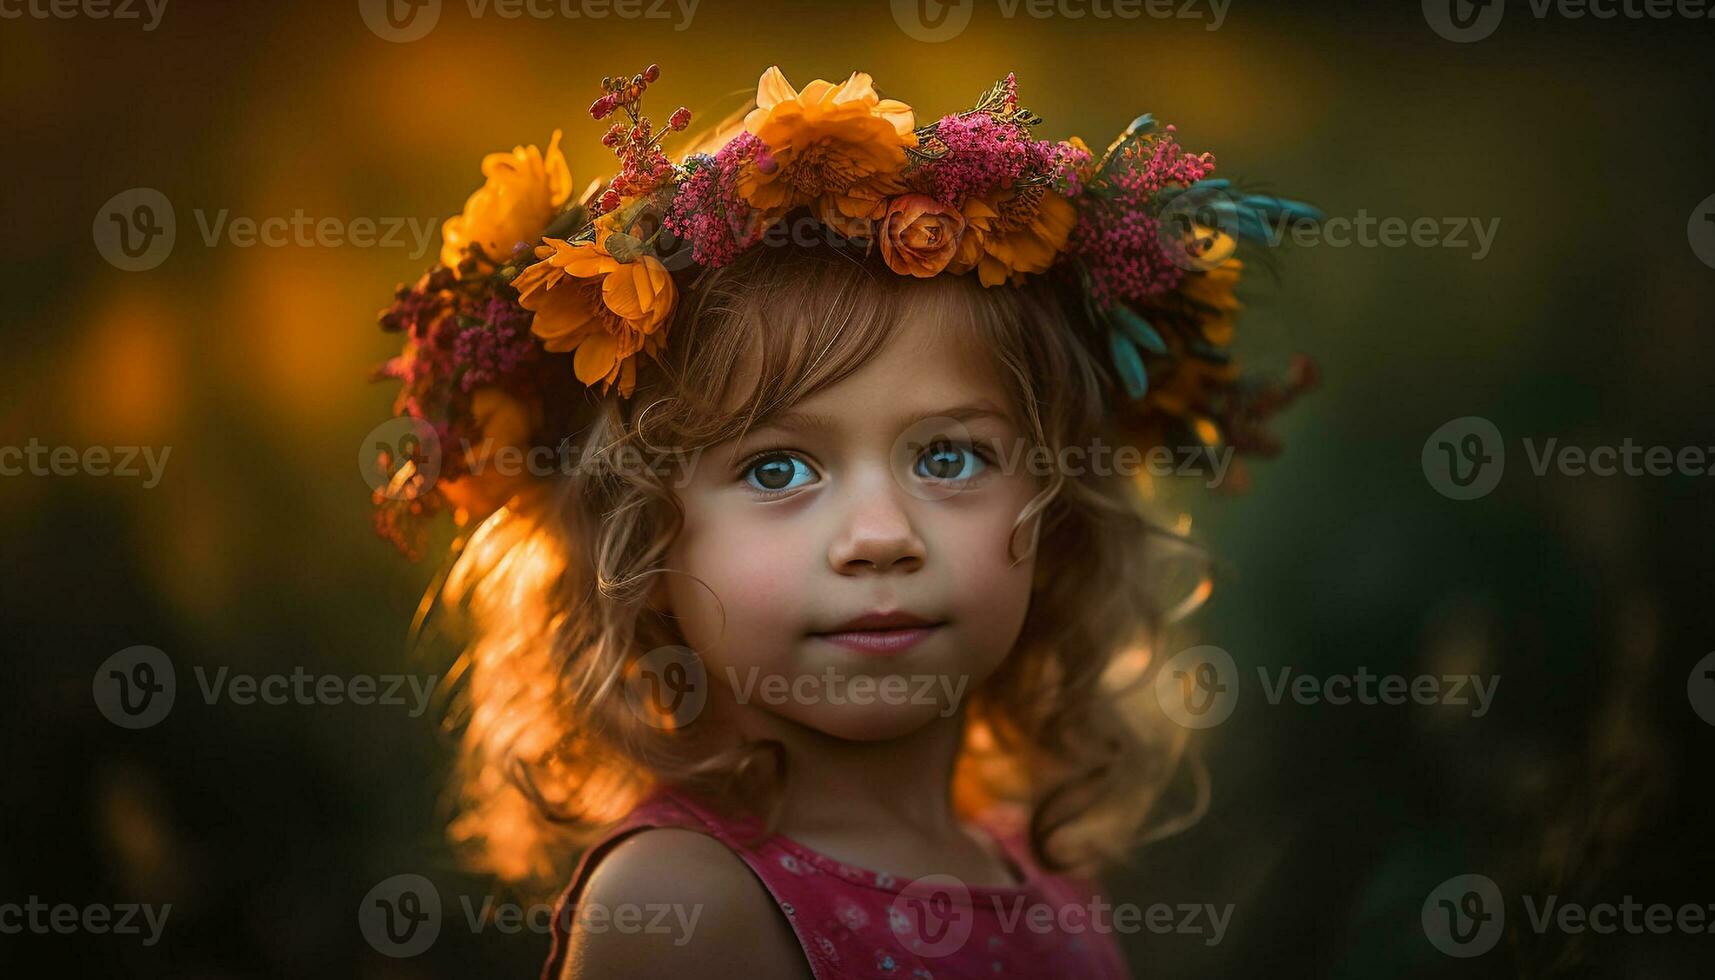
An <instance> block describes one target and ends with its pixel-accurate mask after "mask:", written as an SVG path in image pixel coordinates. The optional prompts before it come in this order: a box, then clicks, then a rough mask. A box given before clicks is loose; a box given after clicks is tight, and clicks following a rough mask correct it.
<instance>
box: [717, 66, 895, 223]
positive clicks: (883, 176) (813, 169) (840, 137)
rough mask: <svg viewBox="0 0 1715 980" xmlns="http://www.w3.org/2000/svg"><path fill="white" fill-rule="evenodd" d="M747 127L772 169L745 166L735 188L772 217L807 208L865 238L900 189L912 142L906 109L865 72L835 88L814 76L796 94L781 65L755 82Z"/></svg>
mask: <svg viewBox="0 0 1715 980" xmlns="http://www.w3.org/2000/svg"><path fill="white" fill-rule="evenodd" d="M744 128H745V129H746V130H747V131H748V132H750V133H752V134H754V135H755V136H756V137H757V138H758V139H760V140H761V141H762V142H763V144H764V145H766V146H767V147H768V153H769V156H770V157H771V158H772V164H773V165H772V167H771V168H770V169H768V170H767V171H764V170H763V169H762V168H761V167H759V166H755V165H753V166H750V167H747V168H746V169H745V171H744V172H743V173H742V174H740V175H739V180H738V190H739V194H740V195H742V196H743V197H744V199H745V201H747V202H748V203H749V204H750V205H751V206H752V207H754V208H757V209H758V210H760V211H762V212H763V213H764V214H766V215H768V216H769V220H770V221H772V220H774V219H777V218H778V217H779V216H780V215H782V214H785V213H786V212H787V211H789V210H791V209H792V208H794V207H798V206H801V205H802V206H809V207H813V208H815V210H816V213H817V216H818V217H820V218H821V219H822V221H823V222H825V223H826V224H828V225H829V226H830V227H832V228H835V229H836V230H838V231H840V232H842V233H843V234H846V235H849V236H853V237H868V236H869V233H870V223H871V222H873V221H875V220H877V219H879V218H880V217H881V216H882V213H883V211H884V209H885V207H886V200H887V198H888V197H889V196H890V195H893V194H898V193H900V192H902V191H903V190H904V189H905V187H904V184H903V183H902V182H901V180H900V178H899V174H900V172H901V171H903V170H904V169H905V148H906V147H911V146H916V145H917V133H916V121H915V118H914V117H913V116H912V113H911V107H910V106H908V105H906V104H905V103H903V102H900V101H898V100H896V99H883V98H881V97H879V96H878V95H876V92H875V86H874V84H873V83H872V81H871V79H870V77H869V75H868V74H866V73H864V72H861V71H854V72H852V76H851V77H850V78H848V79H846V81H845V82H844V83H842V84H840V85H835V84H833V83H832V82H826V81H823V80H822V79H820V78H818V79H816V80H815V81H813V82H811V83H810V84H809V85H806V86H805V87H804V91H802V92H799V91H798V90H796V89H794V88H793V87H792V84H791V83H790V82H788V81H787V80H786V76H785V75H784V74H782V73H781V71H780V69H779V68H778V67H773V68H769V69H768V70H767V71H765V72H763V73H762V78H761V79H760V80H759V81H758V82H757V83H756V108H755V109H752V110H751V111H750V114H749V115H747V116H745V117H744Z"/></svg>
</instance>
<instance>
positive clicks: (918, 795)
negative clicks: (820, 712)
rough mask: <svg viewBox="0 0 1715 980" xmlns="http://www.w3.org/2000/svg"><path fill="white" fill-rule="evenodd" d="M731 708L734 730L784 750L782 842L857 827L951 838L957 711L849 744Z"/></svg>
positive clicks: (960, 721)
mask: <svg viewBox="0 0 1715 980" xmlns="http://www.w3.org/2000/svg"><path fill="white" fill-rule="evenodd" d="M733 707H735V708H737V709H738V710H737V714H736V716H734V718H733V721H734V723H735V724H734V727H735V728H736V729H737V730H738V731H740V732H742V733H743V734H744V735H745V736H746V737H748V738H752V739H769V740H772V741H776V742H779V743H780V744H781V745H782V746H784V748H785V753H786V780H785V784H784V786H783V787H782V793H783V797H782V806H781V811H780V812H781V821H780V827H779V830H780V831H781V832H782V833H785V834H786V835H787V836H795V835H800V834H802V835H811V834H815V835H822V834H836V835H837V834H840V833H841V832H842V831H845V830H847V829H850V828H858V827H862V828H869V829H872V830H873V829H874V828H876V827H908V828H916V829H917V830H918V831H919V832H923V831H928V832H929V833H931V834H933V833H938V832H941V831H949V832H957V829H958V827H959V821H958V817H957V815H956V814H955V813H954V810H953V802H952V782H953V767H954V764H955V763H956V761H957V759H958V755H959V749H960V746H961V744H962V740H963V734H964V713H963V712H962V711H961V712H959V713H957V714H954V715H952V716H950V717H945V718H936V719H935V720H933V721H931V722H930V723H928V724H926V725H924V726H923V727H921V728H919V729H917V730H915V731H913V732H910V733H908V734H906V735H902V736H900V737H898V738H892V739H884V740H879V741H854V740H851V739H844V738H838V737H836V736H833V735H829V734H827V733H825V732H820V731H817V730H816V729H813V728H809V727H807V726H804V725H801V724H799V723H797V722H794V721H791V720H790V719H787V718H783V717H781V716H779V715H776V714H773V713H772V712H768V711H762V710H756V709H754V708H747V707H744V706H737V705H734V706H733Z"/></svg>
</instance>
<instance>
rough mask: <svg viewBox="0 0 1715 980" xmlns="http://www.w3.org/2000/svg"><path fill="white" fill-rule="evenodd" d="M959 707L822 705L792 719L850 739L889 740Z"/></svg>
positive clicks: (825, 733) (930, 722)
mask: <svg viewBox="0 0 1715 980" xmlns="http://www.w3.org/2000/svg"><path fill="white" fill-rule="evenodd" d="M956 711H957V708H955V707H952V706H949V705H944V704H912V705H897V704H875V705H850V704H848V705H839V706H833V705H819V706H817V708H816V710H814V711H809V712H804V713H803V714H802V715H800V716H798V717H794V718H793V719H792V720H793V721H796V722H797V723H798V724H800V725H804V726H805V727H807V728H813V729H815V730H816V731H819V732H821V733H822V734H824V735H831V736H833V737H834V738H839V739H845V740H846V741H848V742H885V741H888V740H890V739H896V738H904V737H905V736H907V735H910V734H912V733H914V732H917V731H919V730H921V729H923V728H925V727H927V726H929V725H932V724H934V723H935V722H938V721H941V720H943V719H945V718H948V717H951V716H952V715H953V714H954V713H955V712H956Z"/></svg>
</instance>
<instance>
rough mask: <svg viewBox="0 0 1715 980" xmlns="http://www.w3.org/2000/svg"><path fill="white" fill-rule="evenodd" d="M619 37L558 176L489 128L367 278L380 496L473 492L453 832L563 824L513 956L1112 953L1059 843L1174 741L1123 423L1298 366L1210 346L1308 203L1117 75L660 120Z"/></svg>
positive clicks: (906, 964)
mask: <svg viewBox="0 0 1715 980" xmlns="http://www.w3.org/2000/svg"><path fill="white" fill-rule="evenodd" d="M657 75H658V70H657V69H656V68H654V67H653V66H652V67H651V68H650V69H649V70H648V71H647V72H645V73H643V74H640V75H636V76H633V77H632V78H630V79H625V78H620V79H617V80H616V79H607V80H604V83H603V91H604V94H603V95H602V97H601V98H600V99H599V100H598V101H597V102H596V103H595V105H594V106H593V107H592V110H591V111H592V114H593V115H595V117H596V118H598V119H605V118H618V119H620V120H621V121H620V122H617V123H615V124H614V125H613V126H612V128H611V129H610V130H609V132H608V134H607V136H606V137H605V138H604V139H603V142H604V144H605V145H607V146H609V147H611V148H613V149H614V150H615V152H616V154H617V155H618V156H619V158H620V161H621V165H622V166H621V170H620V173H619V174H618V175H617V176H615V177H614V178H612V179H611V180H610V181H606V182H600V181H598V182H597V183H596V184H595V185H593V186H592V187H591V189H590V190H589V191H588V192H586V193H585V194H584V195H583V197H582V199H581V200H580V201H579V202H577V203H573V202H572V201H571V184H570V175H569V173H568V171H567V168H566V166H565V162H564V159H563V158H562V157H561V156H560V154H559V150H558V136H559V134H558V133H556V134H555V140H554V141H553V142H551V143H550V145H549V149H548V152H547V153H546V154H543V153H541V152H540V151H538V150H537V148H535V147H528V148H526V147H519V148H517V149H516V150H514V151H513V152H512V153H511V154H494V155H492V156H490V157H489V158H488V159H487V160H486V161H485V162H484V167H483V169H484V172H485V174H486V175H487V176H488V183H487V184H486V185H485V186H484V188H483V189H482V190H480V191H478V192H477V194H475V195H473V196H472V198H471V200H470V202H468V203H467V205H466V209H465V211H464V213H463V214H461V215H459V216H458V217H455V218H453V219H451V220H449V222H448V223H447V227H446V229H445V239H446V248H445V250H444V251H443V255H442V262H443V265H442V266H438V267H437V268H436V269H434V270H431V272H430V273H429V274H428V275H426V276H425V277H424V278H423V279H422V280H421V281H419V282H418V283H417V284H416V285H414V286H412V287H410V288H403V287H402V288H401V289H400V291H399V294H398V301H397V302H396V304H395V305H394V307H393V308H392V309H391V310H390V311H388V312H387V313H386V314H384V317H383V322H384V323H385V324H386V325H387V326H389V327H390V328H394V329H399V330H402V331H405V332H406V333H407V334H408V337H409V340H408V343H407V348H406V352H405V354H404V355H402V356H401V357H400V358H398V359H396V360H395V361H393V362H390V364H389V365H388V368H387V369H386V371H385V372H384V373H385V374H386V375H387V376H390V377H396V378H399V379H401V380H402V381H403V382H404V383H405V389H404V392H403V393H402V395H401V402H400V409H401V412H402V414H404V415H406V416H407V417H409V418H411V419H412V420H413V423H412V424H413V425H414V426H416V430H417V431H416V433H415V436H416V441H415V443H413V444H412V445H411V446H410V447H409V448H407V449H402V450H401V451H399V452H396V453H391V454H387V455H388V457H389V458H387V459H385V460H384V463H385V464H386V466H387V469H388V472H389V473H391V474H392V476H393V480H392V482H391V483H390V484H388V485H387V486H384V487H383V488H382V489H381V490H378V491H377V502H378V503H379V504H381V505H382V509H381V510H380V512H379V516H380V526H381V528H382V530H383V531H384V533H386V534H387V535H389V536H390V537H392V538H394V539H395V540H396V541H397V542H399V543H400V544H401V546H402V547H405V548H406V550H408V551H420V550H421V548H422V544H421V537H420V535H421V533H422V530H421V522H420V518H422V517H424V516H426V515H428V514H431V513H433V512H434V511H436V510H438V509H440V508H442V507H447V508H450V509H452V510H453V511H454V514H455V518H456V519H457V520H458V522H459V523H460V524H461V525H470V526H473V527H474V530H473V531H472V532H471V533H470V534H469V535H468V543H466V544H464V545H463V548H462V552H461V553H459V555H458V557H457V560H456V562H455V563H454V565H453V566H452V570H451V575H450V577H449V579H448V582H447V584H446V589H445V592H446V594H447V595H448V596H450V597H452V598H455V599H458V600H461V601H462V602H463V603H464V604H465V605H466V606H468V608H469V610H470V611H471V614H472V620H473V626H474V629H475V634H474V635H475V639H474V640H473V642H472V643H471V645H470V647H469V649H468V650H467V654H466V659H465V661H464V664H463V666H464V667H466V668H468V669H467V670H465V671H464V675H465V683H466V688H465V692H466V694H467V696H468V697H467V703H466V706H465V707H466V709H467V710H466V711H465V714H464V716H463V717H462V719H461V721H462V722H463V739H464V742H463V760H462V770H461V781H460V786H459V790H460V798H461V801H462V804H463V809H462V812H461V815H460V817H459V818H458V820H457V821H456V822H455V825H454V832H455V836H456V837H457V838H458V839H460V840H461V841H464V842H466V843H467V844H469V845H470V846H471V847H472V849H473V854H474V855H475V858H476V860H477V861H478V862H479V863H480V864H481V866H483V867H485V868H486V869H489V870H491V871H493V872H495V873H497V874H499V875H500V876H502V877H503V878H506V879H509V880H517V881H531V880H535V881H541V880H545V879H551V878H554V877H556V876H563V875H564V874H565V870H566V869H565V864H564V861H565V860H566V859H567V858H568V857H569V856H571V855H572V854H573V853H575V852H581V859H580V860H579V861H578V863H577V866H576V869H575V871H573V872H572V873H571V877H570V884H569V885H568V886H567V887H566V888H565V890H564V892H563V897H562V900H561V902H562V904H561V906H560V915H558V916H557V917H556V920H555V930H554V944H553V949H552V951H551V954H550V957H549V960H548V963H547V966H546V968H545V970H544V977H545V978H549V980H553V978H560V977H565V978H572V977H597V978H604V980H605V978H610V977H628V976H637V977H654V976H676V975H687V974H690V973H695V974H696V975H700V976H734V977H737V976H743V977H748V978H755V977H805V976H811V977H817V978H831V977H936V978H950V977H976V976H983V977H993V976H1009V977H1052V976H1079V977H1119V976H1123V975H1125V969H1124V966H1123V963H1122V959H1121V957H1120V954H1119V951H1118V945H1117V943H1116V940H1115V935H1114V932H1115V929H1116V928H1119V927H1121V926H1120V923H1119V922H1117V921H1116V918H1115V917H1114V916H1113V914H1112V910H1111V906H1109V905H1107V904H1106V903H1104V902H1103V901H1100V900H1098V899H1097V897H1096V895H1095V892H1094V891H1093V890H1092V888H1091V887H1090V885H1089V884H1088V878H1087V875H1088V874H1089V873H1091V872H1093V871H1094V870H1097V869H1099V868H1100V867H1101V866H1102V865H1103V864H1105V863H1107V862H1111V861H1113V860H1115V859H1117V858H1119V857H1122V856H1123V855H1124V854H1126V853H1127V851H1128V849H1129V848H1130V847H1131V846H1132V845H1133V844H1135V843H1136V842H1137V841H1138V840H1139V838H1140V828H1141V827H1143V825H1144V823H1145V820H1146V817H1148V816H1149V814H1150V811H1151V809H1152V805H1153V804H1154V803H1155V802H1156V801H1157V799H1158V798H1159V797H1160V796H1161V795H1162V794H1163V792H1164V790H1165V789H1166V787H1167V785H1168V782H1169V778H1170V776H1171V775H1172V773H1173V770H1174V768H1175V765H1176V762H1177V760H1178V757H1179V754H1180V749H1181V747H1182V745H1183V739H1182V738H1180V737H1179V732H1178V730H1177V729H1172V730H1165V729H1170V728H1171V726H1161V725H1159V724H1157V723H1155V721H1152V720H1151V719H1152V717H1154V716H1151V715H1149V714H1148V713H1146V712H1144V710H1143V703H1141V702H1140V701H1139V700H1138V697H1137V692H1138V691H1139V690H1140V689H1141V685H1139V684H1138V683H1137V681H1138V680H1139V678H1140V677H1147V675H1148V671H1147V663H1148V659H1149V655H1148V651H1149V650H1150V648H1151V646H1152V645H1153V644H1154V643H1156V642H1157V640H1158V637H1159V630H1160V628H1161V627H1162V625H1163V624H1164V623H1165V621H1166V620H1167V618H1169V611H1168V609H1167V608H1166V606H1167V601H1166V600H1165V599H1164V598H1163V597H1162V596H1161V595H1160V593H1161V592H1163V591H1165V585H1164V580H1163V576H1162V575H1161V574H1160V569H1159V566H1160V564H1161V561H1162V556H1163V554H1164V553H1165V551H1164V549H1166V548H1167V547H1168V546H1170V545H1172V544H1173V543H1174V542H1175V541H1176V540H1177V539H1176V537H1175V536H1174V535H1171V534H1165V533H1163V532H1161V531H1160V530H1158V529H1157V528H1156V527H1155V526H1154V525H1152V524H1151V523H1150V522H1149V521H1148V520H1146V519H1145V517H1144V516H1143V510H1144V506H1143V505H1144V495H1145V491H1146V490H1147V488H1148V485H1149V484H1148V480H1149V473H1148V472H1147V471H1146V469H1145V467H1143V466H1142V465H1141V462H1142V460H1144V459H1146V458H1153V457H1145V456H1143V455H1142V454H1141V450H1143V449H1149V448H1158V447H1173V448H1175V449H1180V448H1182V447H1194V448H1195V452H1196V453H1197V454H1198V456H1199V458H1202V459H1204V460H1214V459H1217V458H1220V457H1221V456H1222V454H1227V453H1230V452H1231V451H1232V450H1234V449H1252V448H1266V446H1267V442H1266V437H1265V435H1264V434H1263V433H1262V432H1261V429H1260V421H1261V419H1262V418H1263V417H1264V416H1266V415H1267V414H1268V413H1269V412H1271V411H1273V410H1274V409H1276V408H1278V407H1279V406H1280V405H1282V404H1284V403H1285V402H1286V401H1287V400H1289V399H1290V397H1291V395H1292V394H1293V393H1294V392H1295V391H1296V390H1297V388H1299V387H1301V386H1302V385H1303V384H1304V383H1306V382H1307V380H1308V379H1307V378H1306V377H1304V376H1303V371H1302V369H1300V370H1299V371H1298V374H1299V376H1298V377H1297V378H1295V379H1294V380H1293V381H1292V382H1291V383H1289V384H1288V385H1286V386H1279V385H1267V384H1263V385H1256V384H1244V383H1241V382H1240V381H1239V379H1238V377H1237V375H1236V374H1235V373H1234V372H1233V368H1232V365H1231V363H1230V358H1229V357H1228V352H1227V345H1228V342H1229V340H1230V333H1231V319H1232V316H1233V314H1234V311H1235V310H1236V308H1237V303H1236V302H1235V301H1234V300H1233V298H1232V287H1233V284H1234V282H1235V281H1236V278H1237V271H1238V269H1239V262H1238V260H1237V259H1236V258H1234V257H1232V252H1233V249H1234V238H1235V236H1236V237H1242V238H1248V239H1264V238H1266V237H1267V236H1266V235H1264V234H1262V232H1263V231H1264V228H1265V224H1264V223H1265V222H1267V221H1270V220H1276V221H1282V222H1290V221H1298V220H1307V219H1308V218H1309V216H1310V213H1309V212H1308V210H1307V209H1303V208H1302V207H1301V206H1298V205H1294V204H1292V203H1290V202H1284V201H1278V200H1276V199H1272V198H1261V197H1246V196H1241V195H1239V194H1237V193H1235V192H1233V191H1232V190H1231V189H1230V188H1229V186H1228V185H1226V184H1225V183H1224V182H1221V181H1216V180H1213V179H1211V178H1210V177H1209V173H1210V172H1211V171H1212V170H1213V167H1214V161H1213V159H1212V158H1210V157H1209V156H1208V155H1207V154H1202V155H1195V156H1193V155H1188V154H1185V153H1183V151H1181V150H1180V149H1179V147H1178V146H1177V144H1176V143H1175V141H1174V138H1173V135H1172V130H1171V128H1169V129H1168V130H1167V131H1165V132H1159V133H1158V132H1155V131H1154V130H1153V125H1152V124H1151V123H1150V121H1149V120H1148V118H1147V117H1144V118H1142V119H1139V120H1138V121H1137V122H1136V123H1134V124H1133V125H1132V127H1131V128H1130V129H1128V130H1127V132H1126V134H1125V135H1123V136H1122V137H1121V138H1120V139H1119V140H1117V141H1116V142H1115V143H1114V145H1113V146H1112V147H1110V148H1109V150H1108V151H1107V152H1106V153H1105V154H1103V155H1102V156H1100V157H1096V156H1095V155H1093V154H1091V153H1090V152H1089V150H1088V149H1087V148H1086V147H1085V146H1084V144H1083V143H1082V142H1081V141H1078V140H1075V139H1074V140H1071V141H1066V142H1048V141H1039V140H1036V139H1035V138H1034V137H1033V136H1032V134H1031V129H1032V127H1033V126H1034V125H1035V124H1036V122H1037V120H1036V118H1035V117H1034V115H1033V114H1031V113H1030V112H1029V110H1027V109H1024V108H1022V107H1021V106H1020V105H1019V104H1018V101H1017V95H1016V91H1015V87H1014V83H1013V80H1012V78H1011V76H1008V77H1007V79H1006V80H1005V81H1003V82H1001V83H999V84H997V85H996V86H995V87H994V88H993V89H991V90H990V91H989V92H988V93H985V94H984V95H983V96H982V98H981V99H980V100H979V101H978V103H977V106H976V107H975V108H974V109H971V110H968V111H966V112H962V113H957V114H954V115H949V116H946V117H944V118H942V119H940V120H938V121H937V122H935V123H932V124H929V125H926V126H922V127H919V126H918V125H917V122H916V120H915V118H914V115H913V113H912V110H911V109H910V108H909V107H907V106H906V105H904V104H903V103H900V102H897V101H894V100H888V99H881V98H880V97H879V96H878V95H877V94H876V92H875V90H874V88H873V86H872V84H871V82H870V79H869V77H868V76H867V75H863V74H861V73H854V74H853V75H852V76H851V77H850V78H849V79H848V80H847V81H846V82H844V83H843V84H838V85H836V84H830V83H828V82H824V81H820V80H818V81H815V82H812V83H811V84H810V85H809V86H807V87H805V88H804V89H803V90H802V91H799V90H797V89H795V88H794V87H793V86H792V85H791V84H790V83H788V82H787V80H786V79H785V77H784V76H783V75H782V74H781V73H780V72H779V70H778V69H769V71H768V72H767V73H765V74H764V75H763V77H762V80H761V82H760V83H759V86H758V90H757V97H756V102H755V107H754V108H753V109H751V110H750V111H749V112H748V114H746V115H745V116H744V117H743V119H742V123H737V122H736V121H735V124H731V125H728V126H726V127H721V128H717V129H716V130H715V131H714V132H713V133H712V134H711V135H710V136H709V137H708V138H707V139H706V140H705V141H704V143H703V144H702V152H693V153H691V154H689V155H687V156H686V157H685V159H684V160H683V162H680V163H674V162H672V161H670V160H669V159H668V157H667V156H666V154H665V153H664V151H663V150H662V149H661V137H662V136H663V135H665V134H666V133H668V132H676V131H679V130H683V129H685V128H686V125H687V124H688V121H689V113H688V112H687V111H686V110H685V109H682V108H681V109H679V110H678V111H677V112H675V113H673V115H672V118H671V120H670V122H669V124H668V126H667V128H666V129H665V130H663V131H662V132H661V133H657V132H655V131H653V128H652V126H651V125H650V123H649V121H648V119H647V118H646V117H644V116H643V115H642V113H641V110H640V99H641V96H642V95H643V93H644V91H645V90H646V89H647V88H648V86H649V84H650V83H651V82H653V81H654V80H655V79H656V77H657ZM1193 200H1194V201H1195V203H1194V206H1187V205H1188V204H1190V203H1191V202H1192V201H1193ZM1175 209H1176V210H1175ZM538 242H539V243H540V244H538ZM574 376H575V378H576V380H577V381H578V382H581V384H578V385H573V384H570V383H569V379H570V378H571V377H574ZM1127 449H1128V450H1131V451H1132V452H1131V453H1130V455H1128V454H1127V453H1126V452H1123V451H1120V450H1127ZM1175 458H1177V456H1176V457H1175ZM509 461H510V463H511V464H513V465H510V466H509V465H507V464H508V462H509ZM520 461H525V462H527V463H528V464H529V465H523V466H520V465H518V464H519V462H520ZM1145 701H1153V699H1152V698H1147V697H1146V698H1145ZM1158 714H1159V711H1158V712H1157V715H1158ZM562 880H563V879H562Z"/></svg>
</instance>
